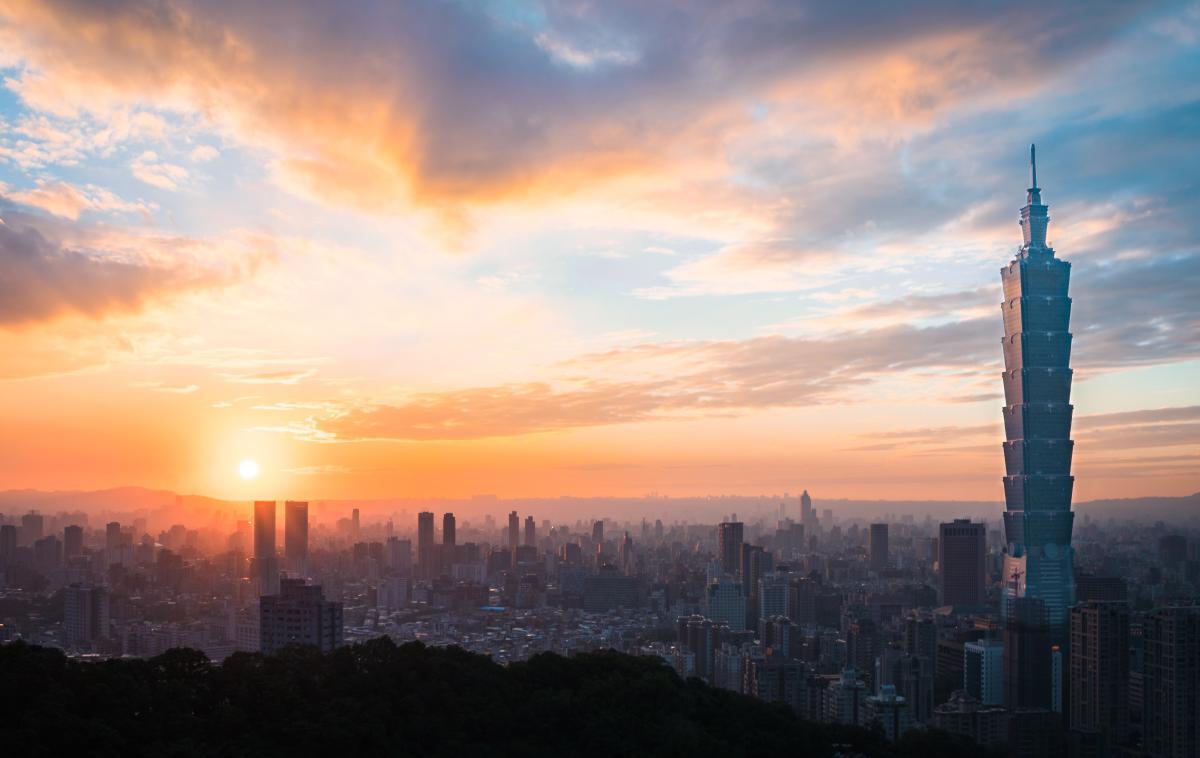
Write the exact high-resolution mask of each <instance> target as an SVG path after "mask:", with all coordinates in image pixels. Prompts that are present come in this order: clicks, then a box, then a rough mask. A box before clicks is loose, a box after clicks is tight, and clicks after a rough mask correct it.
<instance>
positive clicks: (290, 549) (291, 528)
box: [283, 500, 308, 573]
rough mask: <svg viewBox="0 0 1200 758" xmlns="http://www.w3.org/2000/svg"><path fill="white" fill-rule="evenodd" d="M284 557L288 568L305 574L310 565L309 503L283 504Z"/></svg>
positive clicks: (290, 501)
mask: <svg viewBox="0 0 1200 758" xmlns="http://www.w3.org/2000/svg"><path fill="white" fill-rule="evenodd" d="M283 555H284V557H285V558H286V559H287V562H288V568H289V569H291V570H292V571H299V572H301V573H303V572H304V571H305V569H306V566H307V563H308V502H307V501H302V500H288V501H287V502H285V503H284V504H283Z"/></svg>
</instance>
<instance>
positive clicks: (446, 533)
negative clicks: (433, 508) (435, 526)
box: [442, 513, 458, 546]
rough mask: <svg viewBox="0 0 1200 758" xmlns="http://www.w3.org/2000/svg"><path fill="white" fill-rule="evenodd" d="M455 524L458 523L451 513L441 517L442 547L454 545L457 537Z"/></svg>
mask: <svg viewBox="0 0 1200 758" xmlns="http://www.w3.org/2000/svg"><path fill="white" fill-rule="evenodd" d="M457 523H458V522H457V521H456V520H455V518H454V514H453V513H446V514H443V515H442V544H443V545H450V546H453V545H454V544H455V541H456V540H457V539H458V535H457V534H456V530H457Z"/></svg>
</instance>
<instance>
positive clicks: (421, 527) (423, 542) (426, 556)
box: [417, 511, 435, 579]
mask: <svg viewBox="0 0 1200 758" xmlns="http://www.w3.org/2000/svg"><path fill="white" fill-rule="evenodd" d="M434 566H435V563H434V560H433V513H432V512H430V511H421V512H420V513H418V514H417V569H418V570H419V572H420V575H421V576H422V577H424V578H426V579H428V578H430V577H431V576H432V575H433V570H434Z"/></svg>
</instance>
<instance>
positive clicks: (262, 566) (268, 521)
mask: <svg viewBox="0 0 1200 758" xmlns="http://www.w3.org/2000/svg"><path fill="white" fill-rule="evenodd" d="M110 526H111V524H110ZM254 565H255V576H256V577H257V578H258V587H259V590H258V591H259V594H260V595H271V594H274V593H275V592H277V591H278V589H279V569H278V568H277V566H276V564H275V501H274V500H255V501H254Z"/></svg>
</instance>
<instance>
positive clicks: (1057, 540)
mask: <svg viewBox="0 0 1200 758" xmlns="http://www.w3.org/2000/svg"><path fill="white" fill-rule="evenodd" d="M1029 160H1030V170H1031V173H1032V175H1033V181H1032V186H1031V187H1030V188H1029V190H1028V195H1027V196H1026V202H1025V207H1024V208H1022V209H1021V221H1020V224H1021V231H1022V232H1023V234H1024V244H1023V245H1022V246H1021V249H1020V250H1019V251H1018V252H1017V256H1016V258H1014V259H1013V261H1012V262H1011V263H1009V264H1008V266H1006V267H1005V268H1003V269H1001V272H1000V275H1001V280H1002V281H1003V284H1004V304H1003V305H1002V306H1001V309H1002V311H1003V313H1004V434H1005V440H1006V441H1005V442H1004V465H1005V471H1006V474H1007V475H1006V476H1005V477H1004V501H1005V507H1006V512H1005V514H1004V531H1005V535H1006V538H1007V542H1008V548H1007V554H1006V555H1005V557H1004V576H1003V578H1004V589H1003V599H1002V608H1001V610H1002V613H1003V614H1004V616H1005V617H1006V618H1010V617H1012V616H1013V614H1014V613H1015V612H1018V609H1019V608H1023V607H1026V606H1028V605H1029V604H1030V603H1031V602H1036V606H1035V607H1038V608H1039V609H1040V613H1039V615H1042V618H1043V623H1045V624H1046V625H1048V627H1049V630H1050V631H1051V633H1052V634H1054V633H1055V632H1058V633H1060V634H1061V633H1063V632H1064V631H1065V628H1066V625H1067V620H1068V611H1069V609H1070V607H1071V606H1072V605H1073V604H1074V603H1075V578H1074V574H1073V571H1072V564H1073V557H1074V555H1073V552H1072V550H1071V525H1072V521H1073V519H1074V514H1073V513H1071V489H1072V485H1073V484H1074V481H1075V478H1074V477H1073V476H1071V450H1072V447H1073V445H1074V443H1073V442H1072V441H1071V411H1072V407H1071V404H1070V399H1071V397H1070V396H1071V367H1070V358H1071V333H1070V331H1068V329H1069V327H1070V320H1071V298H1070V297H1068V296H1067V287H1068V284H1069V282H1070V278H1071V264H1070V263H1067V262H1066V261H1064V260H1061V259H1059V258H1055V257H1054V250H1053V249H1051V248H1050V247H1049V246H1047V244H1046V226H1047V224H1048V223H1049V221H1050V217H1049V215H1048V213H1047V207H1046V206H1045V205H1043V204H1042V192H1041V189H1039V188H1038V185H1037V162H1036V153H1035V148H1034V147H1032V146H1031V147H1030V148H1029ZM1024 598H1028V599H1029V602H1021V601H1022V599H1024ZM1039 601H1040V602H1039ZM1056 636H1057V635H1056Z"/></svg>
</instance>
